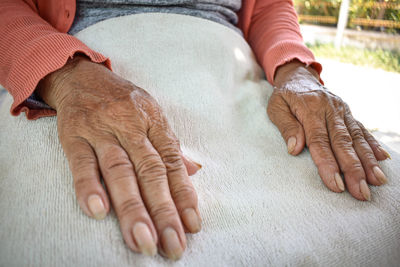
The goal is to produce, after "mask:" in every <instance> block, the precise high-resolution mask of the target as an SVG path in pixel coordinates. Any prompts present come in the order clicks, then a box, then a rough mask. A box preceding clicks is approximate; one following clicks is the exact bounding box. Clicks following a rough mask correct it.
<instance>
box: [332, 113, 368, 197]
mask: <svg viewBox="0 0 400 267" xmlns="http://www.w3.org/2000/svg"><path fill="white" fill-rule="evenodd" d="M335 114H336V113H333V112H332V113H329V114H328V115H327V126H328V131H329V138H330V142H331V147H332V151H333V153H334V154H335V157H336V160H337V162H338V164H339V167H340V170H341V171H342V172H343V174H344V178H345V181H346V186H347V189H348V191H349V192H350V194H351V195H352V196H353V197H355V198H356V199H358V200H370V198H371V193H370V190H369V188H368V185H367V183H366V175H365V172H364V169H363V166H362V164H361V162H360V159H359V158H358V156H357V153H356V151H355V150H354V148H353V140H352V138H351V136H350V134H349V132H348V130H347V127H346V125H345V123H344V121H343V119H342V118H340V117H339V116H337V115H335Z"/></svg>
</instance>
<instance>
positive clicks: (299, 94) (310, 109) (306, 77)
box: [267, 61, 390, 200]
mask: <svg viewBox="0 0 400 267" xmlns="http://www.w3.org/2000/svg"><path fill="white" fill-rule="evenodd" d="M274 84H275V88H274V92H273V94H272V96H271V98H270V100H269V103H268V107H267V113H268V116H269V118H270V119H271V121H272V122H273V123H274V124H275V125H276V126H277V127H278V129H279V131H280V132H281V134H282V136H283V138H284V139H285V141H286V143H287V145H288V152H289V153H290V154H292V155H298V154H299V153H300V152H301V151H302V150H303V149H304V147H305V145H307V147H308V149H309V151H310V153H311V157H312V159H313V161H314V163H315V165H316V166H317V168H318V172H319V175H320V177H321V178H322V180H323V182H324V183H325V185H326V186H327V187H328V188H329V189H330V190H332V191H334V192H343V191H344V190H345V187H347V189H348V191H349V192H350V194H351V195H352V196H353V197H355V198H356V199H358V200H370V198H371V195H370V190H369V188H368V185H367V184H371V185H377V186H378V185H382V184H385V183H386V182H387V178H386V176H385V175H384V173H383V172H382V170H381V169H380V168H379V165H378V161H379V160H385V159H387V158H388V157H390V156H389V154H388V153H387V152H386V151H385V150H384V149H383V148H382V147H381V146H380V145H379V143H378V142H377V141H376V140H375V138H374V137H373V136H372V135H371V134H370V133H369V132H368V131H367V130H366V129H365V127H364V126H363V125H362V124H361V123H360V122H358V121H357V120H355V119H354V118H353V116H352V114H351V112H350V109H349V107H348V105H347V104H346V103H345V102H343V100H342V99H341V98H340V97H338V96H336V95H334V94H332V93H331V92H329V91H328V90H327V89H326V88H325V87H323V86H322V85H321V84H320V83H319V76H318V73H317V72H316V71H315V70H313V69H312V68H311V67H306V66H305V65H304V64H302V63H300V62H298V61H292V62H290V63H288V64H285V65H283V66H281V67H280V68H279V69H278V70H277V72H276V76H275V83H274ZM340 173H342V174H343V176H344V179H345V184H344V183H343V181H342V178H341V176H340Z"/></svg>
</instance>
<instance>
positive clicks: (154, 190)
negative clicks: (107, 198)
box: [120, 135, 186, 260]
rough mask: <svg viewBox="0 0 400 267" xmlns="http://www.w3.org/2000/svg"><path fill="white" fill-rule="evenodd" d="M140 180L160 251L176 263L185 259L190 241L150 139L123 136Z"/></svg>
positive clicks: (164, 170)
mask: <svg viewBox="0 0 400 267" xmlns="http://www.w3.org/2000/svg"><path fill="white" fill-rule="evenodd" d="M120 140H121V144H122V145H123V147H124V148H125V150H126V151H127V152H128V155H129V158H130V160H131V161H132V163H133V165H134V169H135V172H136V175H137V178H138V182H139V187H140V192H141V194H142V198H143V200H144V203H145V205H146V208H147V210H148V212H149V214H150V216H151V218H152V221H153V223H154V225H155V227H156V229H157V233H158V235H159V238H160V243H161V244H160V248H161V250H163V251H164V252H165V254H166V255H167V256H168V257H169V258H170V259H173V260H177V259H179V258H180V257H181V256H182V253H183V251H184V249H185V247H186V237H185V234H184V229H183V226H182V224H181V220H180V218H179V214H178V211H177V209H176V207H175V204H174V202H173V200H172V197H171V193H170V189H169V185H168V178H167V171H166V168H165V165H164V163H163V162H162V160H161V158H160V155H159V154H158V152H157V151H156V150H155V149H154V147H153V145H152V144H151V143H150V141H149V140H148V139H147V137H146V136H140V137H131V136H123V135H122V136H121V138H120Z"/></svg>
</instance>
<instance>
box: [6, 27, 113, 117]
mask: <svg viewBox="0 0 400 267" xmlns="http://www.w3.org/2000/svg"><path fill="white" fill-rule="evenodd" d="M76 53H82V54H84V55H86V56H87V57H89V58H90V60H91V61H93V62H95V63H103V64H104V65H105V66H106V67H107V68H109V69H110V70H111V62H110V60H109V59H108V58H106V57H105V56H103V55H102V54H100V53H97V52H95V51H93V50H91V49H90V48H89V47H87V46H86V45H85V44H84V43H82V42H81V41H80V40H79V39H77V38H76V37H74V36H72V35H68V34H64V33H59V32H56V33H52V34H48V35H46V36H45V37H41V39H40V40H39V41H37V42H34V44H33V45H31V46H30V47H29V48H27V49H26V50H25V51H24V52H23V53H21V55H20V56H19V58H18V59H16V60H15V64H13V65H12V68H11V70H10V76H9V79H8V81H7V83H8V84H9V87H10V89H11V90H12V91H14V92H16V93H15V94H13V96H14V103H13V104H12V106H11V110H10V112H11V114H12V115H14V116H17V115H19V114H20V113H21V112H25V114H26V117H27V118H28V119H30V120H33V119H37V118H39V117H47V116H54V115H56V111H55V110H53V109H45V108H40V109H36V108H34V107H32V105H30V104H29V103H28V102H27V101H26V100H27V98H29V97H30V96H31V95H32V93H33V92H34V90H35V89H36V86H37V84H38V83H39V81H40V80H41V79H42V78H44V77H45V76H46V75H47V74H49V73H52V72H54V71H56V70H58V69H60V68H61V67H63V66H64V65H65V64H66V62H67V60H68V59H69V58H72V57H73V56H74V55H75V54H76ZM11 90H10V91H11Z"/></svg>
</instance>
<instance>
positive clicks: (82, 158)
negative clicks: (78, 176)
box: [71, 153, 97, 173]
mask: <svg viewBox="0 0 400 267" xmlns="http://www.w3.org/2000/svg"><path fill="white" fill-rule="evenodd" d="M95 164H97V161H96V159H95V158H94V157H93V156H92V155H89V154H86V153H76V154H75V155H73V156H72V157H71V165H72V166H71V167H72V169H73V171H74V172H77V173H80V172H85V171H87V169H88V167H89V166H93V165H95Z"/></svg>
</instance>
